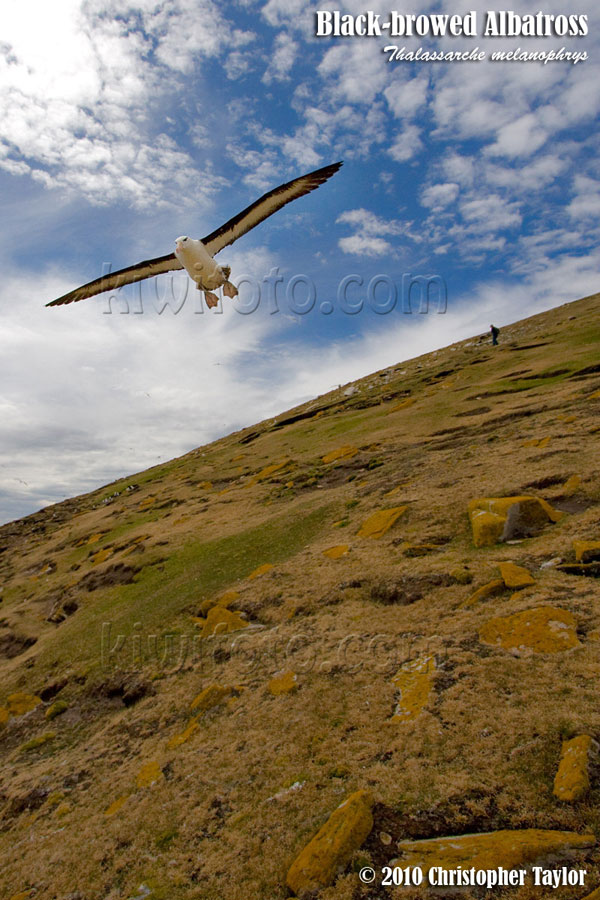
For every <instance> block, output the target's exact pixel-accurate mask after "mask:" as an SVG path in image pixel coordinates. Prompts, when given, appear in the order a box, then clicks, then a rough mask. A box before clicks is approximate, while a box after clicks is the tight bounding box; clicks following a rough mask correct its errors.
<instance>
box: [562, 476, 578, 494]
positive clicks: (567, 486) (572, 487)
mask: <svg viewBox="0 0 600 900" xmlns="http://www.w3.org/2000/svg"><path fill="white" fill-rule="evenodd" d="M580 484H581V475H571V477H570V478H567V480H566V481H565V483H564V484H563V494H565V496H566V497H570V496H571V494H574V493H575V491H576V490H577V488H578V487H579V485H580Z"/></svg>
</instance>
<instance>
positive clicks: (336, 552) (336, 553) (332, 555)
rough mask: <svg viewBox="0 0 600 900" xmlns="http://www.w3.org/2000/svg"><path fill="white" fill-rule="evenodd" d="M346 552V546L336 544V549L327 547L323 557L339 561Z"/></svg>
mask: <svg viewBox="0 0 600 900" xmlns="http://www.w3.org/2000/svg"><path fill="white" fill-rule="evenodd" d="M347 552H348V544H338V545H337V546H336V547H329V548H328V549H327V550H323V555H324V556H328V557H329V559H339V558H340V557H341V556H344V555H345V554H346V553H347Z"/></svg>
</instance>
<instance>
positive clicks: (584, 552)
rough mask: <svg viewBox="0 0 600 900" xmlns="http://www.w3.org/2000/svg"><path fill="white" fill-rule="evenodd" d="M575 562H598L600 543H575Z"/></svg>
mask: <svg viewBox="0 0 600 900" xmlns="http://www.w3.org/2000/svg"><path fill="white" fill-rule="evenodd" d="M573 550H574V551H575V561H576V562H578V563H590V562H598V561H599V560H600V541H573Z"/></svg>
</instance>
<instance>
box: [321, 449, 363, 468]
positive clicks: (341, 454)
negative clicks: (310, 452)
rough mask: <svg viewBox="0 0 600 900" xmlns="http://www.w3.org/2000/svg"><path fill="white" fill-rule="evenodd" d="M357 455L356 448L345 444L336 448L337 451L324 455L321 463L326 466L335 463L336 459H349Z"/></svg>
mask: <svg viewBox="0 0 600 900" xmlns="http://www.w3.org/2000/svg"><path fill="white" fill-rule="evenodd" d="M357 453H358V447H352V446H350V445H349V444H347V445H346V446H344V447H338V449H337V450H331V451H330V452H329V453H326V454H325V456H322V457H321V461H322V462H324V463H327V464H328V463H332V462H337V460H338V459H351V458H352V457H353V456H356V454H357Z"/></svg>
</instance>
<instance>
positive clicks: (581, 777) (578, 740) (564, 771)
mask: <svg viewBox="0 0 600 900" xmlns="http://www.w3.org/2000/svg"><path fill="white" fill-rule="evenodd" d="M591 747H592V738H591V737H590V735H589V734H580V735H579V736H578V737H574V738H571V740H570V741H563V745H562V750H561V754H560V763H559V766H558V771H557V773H556V777H555V779H554V790H553V793H554V796H555V797H557V798H558V799H559V800H565V801H566V802H573V801H575V800H581V798H582V797H585V795H586V794H587V793H588V791H589V789H590V776H589V757H590V750H591Z"/></svg>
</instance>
